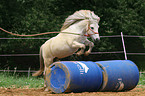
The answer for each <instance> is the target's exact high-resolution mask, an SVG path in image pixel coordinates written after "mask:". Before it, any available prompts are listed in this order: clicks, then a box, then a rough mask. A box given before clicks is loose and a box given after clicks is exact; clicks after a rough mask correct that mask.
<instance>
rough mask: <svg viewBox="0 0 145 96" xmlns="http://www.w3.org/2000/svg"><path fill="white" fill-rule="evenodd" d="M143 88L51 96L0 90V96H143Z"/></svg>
mask: <svg viewBox="0 0 145 96" xmlns="http://www.w3.org/2000/svg"><path fill="white" fill-rule="evenodd" d="M144 94H145V88H138V87H137V88H134V89H133V90H130V91H127V92H82V93H63V94H52V93H49V92H44V91H43V89H42V88H41V89H21V88H0V96H145V95H144Z"/></svg>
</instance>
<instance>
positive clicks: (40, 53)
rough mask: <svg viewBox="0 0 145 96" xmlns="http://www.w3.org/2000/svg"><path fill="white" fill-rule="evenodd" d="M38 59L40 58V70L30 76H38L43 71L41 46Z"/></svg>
mask: <svg viewBox="0 0 145 96" xmlns="http://www.w3.org/2000/svg"><path fill="white" fill-rule="evenodd" d="M39 57H40V69H39V70H38V71H37V72H35V73H33V74H32V76H39V75H41V74H42V72H43V71H44V65H43V57H42V46H41V47H40V52H39Z"/></svg>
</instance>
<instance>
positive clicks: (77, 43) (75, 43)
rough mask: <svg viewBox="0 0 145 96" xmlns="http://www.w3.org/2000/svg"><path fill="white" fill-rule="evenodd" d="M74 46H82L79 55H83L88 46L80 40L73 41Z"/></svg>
mask: <svg viewBox="0 0 145 96" xmlns="http://www.w3.org/2000/svg"><path fill="white" fill-rule="evenodd" d="M72 47H73V48H81V50H80V51H78V52H77V55H78V56H80V55H82V54H83V53H84V50H85V48H86V47H85V45H84V44H82V43H79V42H77V41H74V42H73V43H72Z"/></svg>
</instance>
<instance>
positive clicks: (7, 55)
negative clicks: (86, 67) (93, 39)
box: [0, 32, 145, 76]
mask: <svg viewBox="0 0 145 96" xmlns="http://www.w3.org/2000/svg"><path fill="white" fill-rule="evenodd" d="M100 37H101V38H106V37H107V38H116V37H117V38H118V37H120V38H121V39H122V46H123V50H122V51H114V52H91V54H123V53H124V57H125V59H126V60H127V55H145V53H127V52H126V49H125V43H124V37H127V38H128V37H133V38H136V37H145V36H134V35H123V33H122V32H121V35H113V36H100ZM10 39H12V40H18V39H33V40H40V39H48V38H0V40H10ZM2 56H6V57H9V56H39V54H0V57H2ZM0 72H28V76H29V74H30V72H35V71H34V70H30V68H29V69H28V70H0ZM140 73H145V72H140Z"/></svg>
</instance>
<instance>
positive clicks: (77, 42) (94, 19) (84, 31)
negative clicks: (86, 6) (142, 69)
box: [32, 10, 100, 78]
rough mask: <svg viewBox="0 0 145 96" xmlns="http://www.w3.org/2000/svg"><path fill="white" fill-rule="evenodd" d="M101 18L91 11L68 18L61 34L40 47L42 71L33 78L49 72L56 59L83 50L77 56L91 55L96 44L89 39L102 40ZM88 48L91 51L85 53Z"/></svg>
mask: <svg viewBox="0 0 145 96" xmlns="http://www.w3.org/2000/svg"><path fill="white" fill-rule="evenodd" d="M99 21H100V18H99V17H98V16H97V15H95V13H94V12H93V11H90V10H80V11H76V12H75V13H74V14H73V15H70V16H69V17H68V18H66V20H65V22H64V24H63V26H62V28H61V31H60V33H59V34H58V35H57V36H55V37H53V38H51V39H49V40H47V41H46V42H45V43H44V44H43V45H42V46H41V47H40V54H39V55H40V69H39V71H37V72H35V73H34V74H33V75H32V76H38V75H41V74H42V72H43V71H44V78H45V74H46V72H49V70H50V68H49V66H50V65H51V64H52V63H53V59H54V58H59V59H61V58H64V57H67V56H70V55H72V54H74V53H75V52H76V51H77V50H78V49H81V50H80V51H78V52H77V53H76V54H77V55H82V54H84V55H89V54H90V53H91V50H92V48H93V46H94V43H93V42H91V41H89V40H88V39H87V37H91V38H92V40H93V41H95V40H96V39H98V40H100V37H99V33H98V28H99V25H98V23H99ZM86 46H89V49H88V50H87V51H86V52H84V50H85V48H86Z"/></svg>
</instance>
